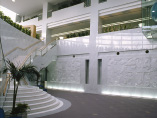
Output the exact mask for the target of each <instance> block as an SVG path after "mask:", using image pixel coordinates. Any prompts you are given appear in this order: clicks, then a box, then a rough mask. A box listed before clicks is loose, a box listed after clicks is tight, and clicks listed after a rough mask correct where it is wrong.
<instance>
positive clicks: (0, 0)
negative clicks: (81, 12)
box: [0, 0, 66, 16]
mask: <svg viewBox="0 0 157 118" xmlns="http://www.w3.org/2000/svg"><path fill="white" fill-rule="evenodd" d="M63 1H66V0H15V2H13V1H12V0H0V5H1V6H3V7H6V8H8V9H10V10H12V11H13V12H15V13H17V14H20V15H23V16H24V15H30V14H31V13H35V12H38V11H40V10H42V7H43V4H44V3H45V2H49V3H51V4H57V3H59V2H63Z"/></svg>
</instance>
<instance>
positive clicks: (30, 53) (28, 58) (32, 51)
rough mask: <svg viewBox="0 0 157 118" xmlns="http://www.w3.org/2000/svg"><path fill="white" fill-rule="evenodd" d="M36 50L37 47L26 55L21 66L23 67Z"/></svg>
mask: <svg viewBox="0 0 157 118" xmlns="http://www.w3.org/2000/svg"><path fill="white" fill-rule="evenodd" d="M36 50H37V47H36V48H34V50H32V51H31V52H30V53H29V54H28V55H27V57H26V58H25V60H24V61H23V62H22V64H21V65H20V66H19V68H21V67H22V66H23V65H24V64H25V62H26V61H27V60H28V59H29V57H30V56H31V55H32V53H33V52H35V51H36Z"/></svg>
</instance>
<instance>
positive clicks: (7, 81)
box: [0, 73, 11, 108]
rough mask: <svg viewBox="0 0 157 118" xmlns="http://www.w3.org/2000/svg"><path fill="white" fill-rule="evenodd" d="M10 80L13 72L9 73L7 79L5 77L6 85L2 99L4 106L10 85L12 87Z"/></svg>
mask: <svg viewBox="0 0 157 118" xmlns="http://www.w3.org/2000/svg"><path fill="white" fill-rule="evenodd" d="M10 80H11V74H10V73H7V75H6V79H5V85H4V89H3V90H2V95H1V101H0V102H2V104H1V105H2V106H1V107H2V108H3V106H4V103H5V101H6V97H7V93H8V90H9V87H10Z"/></svg>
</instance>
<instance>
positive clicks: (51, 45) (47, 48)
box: [37, 40, 56, 56]
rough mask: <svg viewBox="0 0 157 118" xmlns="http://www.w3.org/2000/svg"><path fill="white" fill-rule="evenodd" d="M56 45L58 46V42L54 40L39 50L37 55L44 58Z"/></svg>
mask: <svg viewBox="0 0 157 118" xmlns="http://www.w3.org/2000/svg"><path fill="white" fill-rule="evenodd" d="M55 45H56V40H53V41H51V42H49V43H48V44H47V45H45V46H43V47H42V48H40V49H39V50H38V52H37V54H39V55H40V56H42V55H44V54H46V53H47V52H48V51H49V50H50V49H51V48H53V47H54V46H55Z"/></svg>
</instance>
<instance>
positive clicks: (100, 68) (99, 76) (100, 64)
mask: <svg viewBox="0 0 157 118" xmlns="http://www.w3.org/2000/svg"><path fill="white" fill-rule="evenodd" d="M101 78H102V59H98V80H97V84H101Z"/></svg>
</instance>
